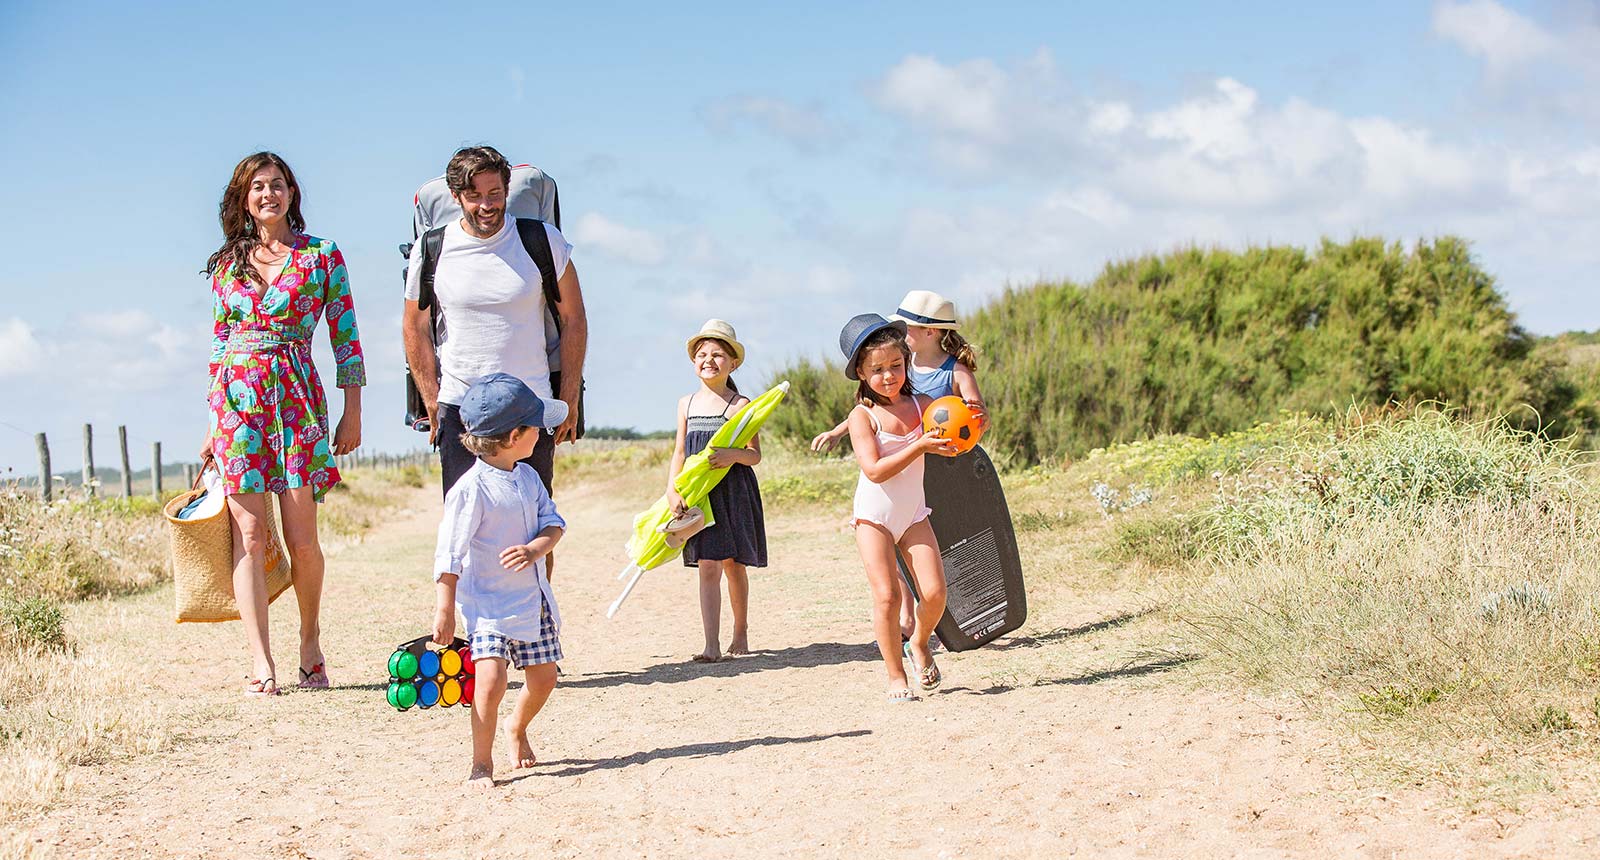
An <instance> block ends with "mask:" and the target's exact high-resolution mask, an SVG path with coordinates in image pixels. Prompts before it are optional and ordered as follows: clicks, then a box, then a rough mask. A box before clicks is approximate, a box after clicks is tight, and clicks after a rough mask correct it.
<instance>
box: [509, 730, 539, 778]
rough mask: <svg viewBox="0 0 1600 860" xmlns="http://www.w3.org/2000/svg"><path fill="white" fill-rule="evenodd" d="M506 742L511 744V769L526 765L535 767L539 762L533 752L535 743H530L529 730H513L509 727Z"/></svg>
mask: <svg viewBox="0 0 1600 860" xmlns="http://www.w3.org/2000/svg"><path fill="white" fill-rule="evenodd" d="M506 743H508V744H510V745H511V755H512V759H511V769H512V770H516V769H518V768H524V767H533V766H534V765H536V764H538V763H539V760H538V759H537V758H536V757H534V754H533V744H531V743H528V732H527V730H523V731H520V732H516V731H512V730H510V729H507V730H506Z"/></svg>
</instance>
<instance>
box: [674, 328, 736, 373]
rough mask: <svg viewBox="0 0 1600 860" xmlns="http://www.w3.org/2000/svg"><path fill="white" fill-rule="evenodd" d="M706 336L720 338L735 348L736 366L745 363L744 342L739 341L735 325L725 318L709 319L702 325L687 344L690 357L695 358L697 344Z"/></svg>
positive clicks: (734, 360) (734, 361)
mask: <svg viewBox="0 0 1600 860" xmlns="http://www.w3.org/2000/svg"><path fill="white" fill-rule="evenodd" d="M706 338H711V339H712V340H720V341H722V342H723V343H725V344H727V345H728V346H729V347H731V348H732V349H733V363H734V365H735V366H738V365H741V364H744V344H742V343H740V342H739V336H738V335H736V334H734V332H733V326H732V325H730V324H729V323H727V322H726V321H724V320H718V319H709V320H706V321H705V323H704V324H702V325H701V326H700V330H699V331H697V332H695V334H694V336H693V337H691V338H689V340H688V342H687V344H686V346H687V347H688V349H689V357H690V358H694V348H695V345H696V344H698V343H699V342H700V341H702V340H705V339H706Z"/></svg>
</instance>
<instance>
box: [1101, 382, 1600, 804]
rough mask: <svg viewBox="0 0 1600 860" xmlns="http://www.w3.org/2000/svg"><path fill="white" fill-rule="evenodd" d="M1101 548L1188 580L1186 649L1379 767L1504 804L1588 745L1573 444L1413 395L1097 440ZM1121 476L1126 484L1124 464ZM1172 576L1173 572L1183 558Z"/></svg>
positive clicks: (1584, 474)
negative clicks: (1297, 707)
mask: <svg viewBox="0 0 1600 860" xmlns="http://www.w3.org/2000/svg"><path fill="white" fill-rule="evenodd" d="M1080 468H1082V469H1086V470H1089V471H1091V472H1094V473H1095V474H1103V475H1105V476H1107V477H1106V478H1105V479H1104V481H1103V483H1102V484H1101V486H1107V487H1110V488H1111V489H1112V491H1113V492H1119V491H1120V493H1121V497H1122V498H1127V497H1128V495H1129V493H1131V491H1132V489H1133V488H1134V487H1137V486H1138V485H1139V482H1141V481H1143V482H1146V483H1148V484H1149V485H1150V486H1153V487H1156V488H1157V492H1156V495H1157V496H1164V497H1167V498H1173V497H1176V498H1179V499H1185V500H1186V501H1184V502H1183V503H1180V504H1175V505H1173V506H1171V507H1170V509H1168V510H1165V511H1162V512H1158V513H1152V514H1146V513H1144V512H1138V511H1129V512H1124V511H1122V510H1114V511H1113V510H1112V508H1114V507H1115V501H1114V500H1112V501H1108V500H1107V499H1102V500H1101V505H1102V508H1103V509H1106V510H1108V512H1109V513H1111V514H1112V515H1114V516H1115V517H1116V518H1117V519H1118V520H1119V522H1118V523H1117V524H1116V526H1115V528H1114V538H1113V539H1112V540H1111V541H1110V542H1109V544H1108V545H1107V548H1106V550H1105V551H1106V553H1108V554H1109V555H1110V556H1111V557H1113V558H1118V559H1141V560H1143V561H1145V562H1147V563H1148V564H1150V565H1151V566H1153V567H1155V568H1157V569H1164V570H1167V571H1168V572H1169V575H1170V576H1172V577H1173V579H1175V580H1181V581H1182V582H1183V586H1182V587H1181V589H1179V590H1178V591H1177V593H1176V595H1175V597H1174V598H1173V602H1172V605H1171V607H1170V610H1169V613H1168V614H1169V617H1170V619H1171V620H1172V621H1173V622H1174V623H1175V624H1176V625H1177V627H1178V629H1179V630H1180V631H1181V632H1180V634H1179V635H1180V638H1181V639H1182V641H1184V642H1185V644H1186V647H1188V648H1191V649H1193V650H1196V651H1198V652H1200V653H1204V654H1206V655H1208V657H1209V658H1210V659H1209V660H1208V661H1207V665H1209V666H1210V667H1212V668H1213V669H1215V670H1217V671H1218V672H1220V673H1222V674H1224V675H1227V676H1231V677H1233V678H1235V679H1238V680H1239V681H1242V682H1243V683H1246V684H1250V685H1256V686H1260V687H1262V688H1264V689H1267V690H1270V691H1275V692H1282V691H1289V692H1292V693H1295V694H1298V695H1300V696H1302V697H1304V699H1305V701H1307V702H1308V703H1309V704H1311V706H1312V707H1313V708H1314V709H1315V710H1316V711H1318V712H1320V713H1322V714H1323V715H1324V716H1326V717H1327V718H1329V719H1330V720H1332V721H1333V722H1335V723H1338V724H1341V725H1343V726H1345V727H1346V729H1348V731H1349V736H1350V737H1352V738H1357V739H1359V743H1358V747H1359V748H1360V749H1361V750H1362V751H1363V758H1365V759H1366V760H1368V761H1371V762H1375V763H1376V764H1378V765H1379V767H1378V770H1377V772H1378V773H1381V774H1384V775H1387V776H1388V777H1390V778H1395V779H1400V780H1404V781H1407V782H1418V783H1430V782H1431V783H1434V784H1439V785H1442V786H1444V787H1446V788H1447V789H1449V790H1452V791H1455V792H1456V793H1457V794H1458V796H1461V797H1463V798H1464V799H1467V800H1468V801H1469V802H1471V801H1477V800H1484V799H1489V800H1493V801H1496V802H1509V803H1515V802H1516V801H1517V798H1518V797H1520V796H1521V795H1522V794H1523V793H1524V792H1526V791H1529V790H1549V789H1554V788H1558V787H1560V786H1561V785H1562V784H1563V783H1564V776H1563V774H1567V773H1570V769H1569V766H1570V765H1571V764H1572V763H1573V762H1576V761H1582V760H1589V761H1592V760H1593V758H1594V757H1595V756H1596V755H1597V754H1600V698H1597V697H1596V690H1597V687H1600V497H1597V494H1596V492H1595V484H1594V481H1593V479H1592V476H1591V474H1590V470H1589V468H1588V467H1587V466H1586V465H1585V463H1584V461H1583V459H1582V457H1581V456H1580V455H1578V454H1576V453H1574V452H1573V451H1572V450H1571V449H1570V448H1568V447H1565V446H1563V445H1560V444H1556V443H1551V442H1549V441H1547V440H1544V439H1541V438H1539V437H1537V436H1535V435H1533V434H1529V433H1525V432H1521V431H1518V430H1515V429H1513V428H1511V427H1509V426H1508V425H1506V424H1505V423H1503V422H1498V421H1478V422H1469V421H1465V420H1462V419H1460V418H1459V417H1457V416H1455V415H1452V414H1450V413H1447V412H1441V411H1438V410H1434V409H1429V408H1426V407H1423V408H1415V409H1402V410H1384V411H1378V412H1369V413H1351V414H1349V415H1346V416H1344V417H1342V418H1339V419H1329V420H1316V419H1304V418H1297V417H1289V418H1286V419H1285V420H1284V421H1281V422H1278V423H1275V424H1269V425H1262V426H1260V427H1257V428H1255V429H1253V430H1251V431H1247V432H1246V433H1244V434H1233V435H1231V436H1229V437H1221V438H1214V439H1209V440H1195V439H1187V438H1182V437H1178V438H1171V439H1166V440H1154V441H1152V442H1148V443H1143V444H1141V445H1129V446H1120V447H1118V448H1114V449H1110V450H1107V451H1101V452H1097V453H1096V454H1095V455H1092V456H1091V457H1090V458H1088V460H1087V461H1086V462H1085V463H1084V464H1082V465H1081V466H1080ZM1118 482H1121V484H1120V488H1119V483H1118ZM1180 574H1182V575H1180Z"/></svg>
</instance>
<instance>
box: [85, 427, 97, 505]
mask: <svg viewBox="0 0 1600 860" xmlns="http://www.w3.org/2000/svg"><path fill="white" fill-rule="evenodd" d="M94 489H95V488H94V426H93V425H91V424H85V425H83V492H84V495H87V496H88V497H89V498H91V499H92V498H94V496H95V492H94Z"/></svg>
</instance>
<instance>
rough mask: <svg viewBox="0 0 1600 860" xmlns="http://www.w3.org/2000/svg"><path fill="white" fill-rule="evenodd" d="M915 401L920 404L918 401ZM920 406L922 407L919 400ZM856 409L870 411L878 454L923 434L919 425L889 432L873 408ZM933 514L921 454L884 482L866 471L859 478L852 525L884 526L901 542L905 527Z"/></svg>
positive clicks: (896, 447) (882, 455)
mask: <svg viewBox="0 0 1600 860" xmlns="http://www.w3.org/2000/svg"><path fill="white" fill-rule="evenodd" d="M912 402H914V403H917V401H915V400H913V401H912ZM917 405H918V407H919V408H920V407H921V404H920V403H918V404H917ZM856 408H857V409H866V410H867V420H869V421H871V422H872V429H873V430H874V431H875V432H876V433H877V436H878V456H879V457H887V456H889V455H890V454H893V453H895V452H896V451H899V450H901V449H902V448H905V447H906V446H907V445H910V444H911V443H913V442H915V441H917V439H918V437H920V436H921V435H922V428H921V427H920V426H917V427H913V428H911V432H909V433H906V434H904V435H896V434H893V433H886V432H884V429H883V425H882V424H879V423H878V417H877V416H876V415H873V414H872V410H871V409H867V407H866V406H863V405H859V404H858V405H857V406H856ZM931 513H933V509H932V508H929V507H928V504H927V496H926V494H924V492H923V490H922V458H921V457H918V458H917V459H915V460H913V461H912V462H911V465H909V466H907V467H905V468H904V469H901V470H900V473H899V474H897V475H895V476H894V477H892V478H890V479H888V480H887V481H884V482H883V483H881V484H880V483H877V482H875V481H873V480H872V479H871V478H868V477H867V473H866V472H862V473H861V478H860V479H859V480H857V481H856V499H855V511H854V513H853V514H852V517H853V519H852V520H851V524H852V525H860V524H862V523H873V524H875V525H880V526H883V527H884V528H886V529H888V530H889V534H890V536H891V537H893V538H894V542H895V543H899V542H900V538H901V536H902V535H904V534H905V533H906V529H909V528H911V527H912V526H913V525H916V524H917V523H919V522H921V521H923V520H925V519H927V518H928V515H929V514H931Z"/></svg>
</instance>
